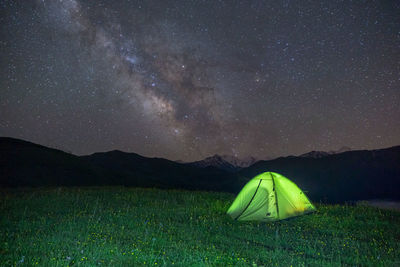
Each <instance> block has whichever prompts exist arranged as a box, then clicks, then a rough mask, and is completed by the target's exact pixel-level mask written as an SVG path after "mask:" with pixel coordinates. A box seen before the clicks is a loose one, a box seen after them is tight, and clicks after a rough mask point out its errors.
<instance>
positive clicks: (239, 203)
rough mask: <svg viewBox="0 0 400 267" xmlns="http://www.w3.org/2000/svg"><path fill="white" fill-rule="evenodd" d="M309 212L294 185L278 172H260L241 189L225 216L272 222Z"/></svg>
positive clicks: (305, 200) (308, 203) (299, 191)
mask: <svg viewBox="0 0 400 267" xmlns="http://www.w3.org/2000/svg"><path fill="white" fill-rule="evenodd" d="M313 211H315V207H314V206H313V204H311V202H310V200H308V198H307V196H306V195H305V194H304V193H303V192H302V191H301V190H300V188H298V187H297V185H296V184H294V183H293V182H292V181H290V180H289V179H288V178H286V177H284V176H283V175H280V174H278V173H275V172H264V173H261V174H259V175H257V176H256V177H254V178H253V179H251V180H250V181H249V182H248V183H247V184H246V185H245V186H244V187H243V189H242V191H240V193H239V194H238V196H237V197H236V199H235V200H234V201H233V203H232V205H231V206H230V208H229V210H228V212H227V213H228V214H229V215H230V216H231V217H232V218H233V219H235V220H239V221H276V220H282V219H286V218H289V217H294V216H298V215H303V214H306V213H310V212H313Z"/></svg>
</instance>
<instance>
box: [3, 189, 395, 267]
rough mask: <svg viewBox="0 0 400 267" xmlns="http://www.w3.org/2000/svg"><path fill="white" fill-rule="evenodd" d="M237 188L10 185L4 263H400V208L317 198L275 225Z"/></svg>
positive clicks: (5, 214)
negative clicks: (243, 209)
mask: <svg viewBox="0 0 400 267" xmlns="http://www.w3.org/2000/svg"><path fill="white" fill-rule="evenodd" d="M234 198H235V196H234V195H232V194H227V193H215V192H196V191H180V190H158V189H140V188H124V187H87V188H84V187H82V188H52V189H48V188H47V189H19V190H17V189H14V190H1V191H0V266H32V265H38V266H73V265H74V266H141V265H151V266H172V265H176V266H291V265H292V266H304V265H307V266H343V265H348V266H399V265H400V213H399V212H395V211H389V210H381V209H377V208H372V207H366V206H347V205H333V206H332V205H321V204H316V207H317V209H318V212H317V213H314V214H310V215H306V216H301V217H297V218H293V219H289V220H285V221H280V222H274V223H258V222H237V221H233V220H232V219H231V218H230V217H229V216H227V215H226V213H225V212H226V210H227V209H228V207H229V205H230V204H231V202H232V201H233V199H234Z"/></svg>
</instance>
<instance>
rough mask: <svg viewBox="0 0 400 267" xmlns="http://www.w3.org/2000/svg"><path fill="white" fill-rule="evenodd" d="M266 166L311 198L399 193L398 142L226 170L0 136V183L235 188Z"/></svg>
mask: <svg viewBox="0 0 400 267" xmlns="http://www.w3.org/2000/svg"><path fill="white" fill-rule="evenodd" d="M265 171H275V172H278V173H281V174H283V175H285V176H286V177H288V178H289V179H291V180H293V181H294V182H295V183H296V184H297V185H298V186H299V187H300V188H301V189H302V190H304V191H306V192H307V195H308V196H309V197H310V199H311V200H312V201H324V202H343V201H352V200H360V199H373V198H386V199H400V146H396V147H391V148H386V149H379V150H371V151H367V150H362V151H348V152H343V153H337V154H333V155H327V156H324V157H321V158H313V157H294V156H289V157H282V158H278V159H274V160H269V161H259V162H257V163H255V164H253V165H251V166H250V167H248V168H243V169H241V170H239V171H237V172H228V171H226V170H222V169H219V168H216V167H213V166H208V167H204V168H203V167H198V166H194V165H191V164H187V163H178V162H174V161H170V160H166V159H161V158H147V157H143V156H140V155H138V154H135V153H125V152H121V151H117V150H116V151H110V152H103V153H94V154H92V155H88V156H75V155H72V154H69V153H66V152H63V151H60V150H57V149H52V148H48V147H45V146H41V145H37V144H34V143H31V142H27V141H23V140H18V139H14V138H7V137H0V186H2V187H25V186H33V187H35V186H88V185H124V186H137V187H159V188H177V189H190V190H212V191H226V192H233V193H237V192H238V191H239V190H240V189H241V188H242V187H243V185H244V184H245V183H246V182H247V181H248V179H250V178H252V177H254V176H255V175H257V174H259V173H261V172H265Z"/></svg>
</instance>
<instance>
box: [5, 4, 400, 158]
mask: <svg viewBox="0 0 400 267" xmlns="http://www.w3.org/2000/svg"><path fill="white" fill-rule="evenodd" d="M0 25H1V26H0V27H1V28H0V136H10V137H16V138H22V139H25V140H29V141H32V142H36V143H39V144H43V145H46V146H50V147H55V148H59V149H62V150H65V151H69V152H72V153H74V154H78V155H82V154H90V153H93V152H98V151H108V150H114V149H119V150H123V151H127V152H135V153H139V154H141V155H144V156H150V157H164V158H168V159H171V160H178V159H179V160H184V161H191V160H198V159H202V158H204V157H207V156H210V155H213V154H216V153H217V154H229V155H235V156H238V157H247V156H255V157H257V158H260V159H263V158H268V157H276V156H284V155H298V154H301V153H305V152H308V151H311V150H324V151H328V150H337V149H339V148H340V147H342V146H349V147H351V148H352V149H375V148H383V147H389V146H393V145H399V144H400V123H399V122H400V2H399V1H390V0H387V1H361V0H360V1H337V0H318V1H290V0H283V1H255V0H253V1H251V0H248V1H233V0H226V1H224V0H220V1H217V0H210V1H201V0H187V1H186V0H185V1H178V0H177V1H169V0H146V1H134V0H132V1H127V0H126V1H124V0H121V1H105V0H98V1H89V0H88V1H83V0H82V1H81V0H63V1H61V0H43V1H34V0H31V1H7V0H6V1H4V0H3V1H0Z"/></svg>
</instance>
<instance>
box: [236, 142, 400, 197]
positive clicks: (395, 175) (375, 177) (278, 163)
mask: <svg viewBox="0 0 400 267" xmlns="http://www.w3.org/2000/svg"><path fill="white" fill-rule="evenodd" d="M265 170H268V171H273V172H278V173H281V174H283V175H284V176H286V177H288V178H289V179H291V180H293V181H294V182H295V183H296V184H297V185H298V186H299V187H300V188H301V189H303V190H304V191H308V193H307V195H308V196H309V197H310V198H311V199H313V200H323V201H327V202H343V201H351V200H360V199H373V198H391V199H400V146H395V147H391V148H386V149H379V150H370V151H368V150H359V151H348V152H344V153H338V154H333V155H326V156H324V157H321V158H314V157H294V156H289V157H282V158H278V159H275V160H270V161H259V162H257V163H255V164H253V165H252V166H250V167H249V168H246V169H243V170H241V171H239V173H238V174H239V175H240V176H244V177H253V176H255V175H257V174H258V173H260V172H263V171H265Z"/></svg>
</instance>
